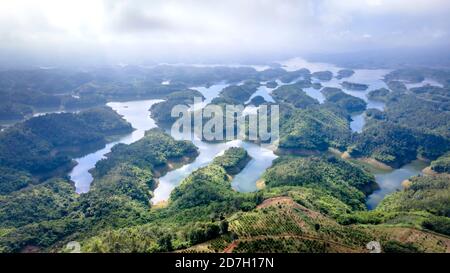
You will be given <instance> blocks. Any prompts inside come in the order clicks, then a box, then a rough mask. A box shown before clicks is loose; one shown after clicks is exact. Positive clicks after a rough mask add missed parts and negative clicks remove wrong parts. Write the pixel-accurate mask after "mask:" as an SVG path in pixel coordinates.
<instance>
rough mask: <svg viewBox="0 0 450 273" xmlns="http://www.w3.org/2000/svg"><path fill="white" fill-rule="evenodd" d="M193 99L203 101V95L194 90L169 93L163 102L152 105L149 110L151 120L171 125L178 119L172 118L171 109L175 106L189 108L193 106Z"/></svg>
mask: <svg viewBox="0 0 450 273" xmlns="http://www.w3.org/2000/svg"><path fill="white" fill-rule="evenodd" d="M195 98H201V99H202V100H203V99H204V97H203V95H202V94H201V93H200V92H198V91H196V90H190V89H189V90H183V91H178V92H174V93H171V94H170V95H168V96H167V97H166V100H165V101H162V102H159V103H156V104H153V105H152V107H151V108H150V112H151V116H152V118H153V119H154V120H155V121H156V122H157V123H158V124H161V125H168V124H170V125H172V123H173V122H175V120H177V118H178V117H172V115H171V112H172V109H173V108H174V107H175V106H177V105H184V106H186V107H189V106H191V105H193V104H194V99H195Z"/></svg>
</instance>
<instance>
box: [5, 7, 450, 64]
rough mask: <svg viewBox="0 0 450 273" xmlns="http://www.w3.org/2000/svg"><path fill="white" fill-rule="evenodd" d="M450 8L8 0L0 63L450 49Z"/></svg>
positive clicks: (211, 59) (179, 59) (193, 59)
mask: <svg viewBox="0 0 450 273" xmlns="http://www.w3.org/2000/svg"><path fill="white" fill-rule="evenodd" d="M449 18H450V1H448V0H226V1H224V0H151V1H149V0H128V1H121V0H76V1H75V0H39V1H37V0H0V60H1V61H3V62H10V63H14V62H17V63H20V62H25V63H26V62H30V63H40V64H42V65H45V64H48V65H50V64H54V63H58V62H71V61H77V60H78V61H80V60H85V61H87V60H89V61H92V62H111V63H118V62H123V63H139V62H202V61H203V62H208V61H209V62H214V61H221V60H227V59H228V60H239V59H240V58H242V59H245V58H258V57H262V56H270V57H271V58H274V59H277V58H282V57H286V56H301V55H302V54H308V53H339V52H349V51H361V50H377V49H386V48H406V47H415V48H421V47H423V48H429V47H433V46H440V47H446V46H448V47H449V48H450V33H449V31H450V19H449Z"/></svg>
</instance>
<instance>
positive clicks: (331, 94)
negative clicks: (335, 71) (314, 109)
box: [321, 87, 367, 113]
mask: <svg viewBox="0 0 450 273" xmlns="http://www.w3.org/2000/svg"><path fill="white" fill-rule="evenodd" d="M321 92H322V94H324V96H325V98H326V102H328V103H334V104H336V106H337V107H339V108H340V109H344V110H346V111H348V112H349V113H354V112H361V111H364V110H365V109H366V106H367V103H366V102H365V101H364V100H363V99H360V98H357V97H354V96H351V95H348V94H346V93H345V92H343V91H342V90H341V89H339V88H333V87H325V88H323V89H322V90H321Z"/></svg>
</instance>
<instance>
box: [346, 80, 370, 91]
mask: <svg viewBox="0 0 450 273" xmlns="http://www.w3.org/2000/svg"><path fill="white" fill-rule="evenodd" d="M341 85H342V88H344V89H347V90H356V91H365V90H367V88H369V86H368V85H367V84H362V83H354V82H348V81H344V82H343V83H342V84H341Z"/></svg>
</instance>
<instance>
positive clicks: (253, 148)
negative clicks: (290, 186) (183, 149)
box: [69, 60, 425, 208]
mask: <svg viewBox="0 0 450 273" xmlns="http://www.w3.org/2000/svg"><path fill="white" fill-rule="evenodd" d="M300 63H301V65H299V64H298V63H297V62H296V61H295V60H293V61H290V62H287V63H285V65H288V66H286V67H285V68H286V69H287V70H295V69H300V68H303V67H306V68H308V69H310V70H311V71H312V72H315V71H320V70H330V71H332V72H334V73H336V72H337V71H338V70H339V69H340V68H338V67H336V66H333V65H329V64H324V63H319V64H317V63H315V64H311V63H308V62H306V61H303V60H302V61H300ZM388 72H389V71H388V70H355V74H354V75H353V76H352V77H350V78H347V79H343V80H337V79H335V78H334V79H332V80H331V81H329V82H321V84H322V85H323V86H324V87H325V86H329V87H339V88H341V86H340V83H341V82H342V81H344V80H348V81H351V82H356V83H365V84H368V85H369V86H370V87H369V89H368V90H367V91H351V90H345V89H343V90H344V92H347V93H348V94H351V95H354V96H357V97H360V98H362V99H364V100H366V101H367V102H368V108H377V109H380V110H383V109H384V103H382V102H376V101H370V100H368V99H367V93H368V92H369V90H373V89H377V88H381V87H385V84H384V82H383V81H382V80H381V79H382V78H383V76H384V74H386V73H388ZM278 83H279V84H280V85H282V83H281V82H279V81H278ZM227 86H228V85H227V84H223V83H222V84H216V85H212V86H210V87H194V88H192V89H195V90H198V91H199V92H201V93H202V94H203V96H204V97H205V98H206V99H205V101H203V102H202V103H201V104H200V105H198V106H199V107H204V106H206V105H207V104H208V103H210V102H211V101H212V100H213V99H214V98H215V97H217V96H218V95H219V93H220V92H221V91H222V89H223V88H225V87H227ZM272 91H273V89H272V88H267V87H266V86H264V85H262V86H260V87H259V88H258V90H257V91H256V92H255V94H253V95H252V97H251V98H253V97H255V96H257V95H260V96H262V97H264V98H265V99H266V101H273V98H272V97H271V95H270V94H271V92H272ZM305 92H306V93H307V94H308V95H310V96H311V97H313V98H316V99H317V100H318V101H319V102H321V103H323V101H324V97H323V94H322V93H321V92H320V91H319V90H314V89H312V88H306V89H305ZM251 98H250V99H251ZM159 101H161V100H143V101H130V102H113V103H108V106H110V107H111V108H112V109H114V110H115V111H116V112H118V113H119V114H120V115H122V116H123V117H124V119H125V120H127V121H128V122H130V123H131V124H132V126H133V128H135V129H136V130H135V131H133V132H132V133H131V134H128V135H126V136H124V137H122V138H120V139H119V140H118V141H114V142H112V143H109V144H107V145H106V146H105V147H104V148H103V149H101V150H98V151H96V152H94V153H91V154H88V155H86V156H84V157H81V158H77V159H75V160H76V161H77V163H78V164H77V166H75V167H74V169H73V170H72V171H71V173H70V174H69V175H70V178H71V180H72V181H74V182H75V187H76V191H77V192H78V193H84V192H87V191H89V188H90V184H91V182H92V176H91V174H90V173H89V170H90V169H92V168H94V167H95V164H96V162H97V161H99V160H101V159H103V158H105V155H106V154H107V153H109V152H110V151H111V148H112V147H113V146H114V145H116V144H118V143H125V144H130V143H133V142H135V141H137V140H139V139H141V138H142V137H143V136H144V133H145V131H147V130H149V129H151V128H154V127H156V124H155V122H154V121H153V120H152V119H151V118H150V112H149V109H150V107H151V106H152V105H153V104H155V103H157V102H159ZM256 109H257V108H256V107H253V106H247V108H246V111H247V113H254V112H255V111H256ZM352 119H353V121H352V122H351V124H350V127H351V129H352V130H353V131H355V132H361V130H362V129H363V127H364V113H362V114H358V115H355V116H353V117H352ZM192 141H193V143H194V145H196V146H197V147H198V149H199V156H198V157H197V158H196V159H195V160H194V161H193V162H192V163H189V164H186V165H184V166H182V167H181V168H179V169H175V170H173V171H170V172H168V173H167V174H166V175H164V176H163V177H161V178H160V179H159V185H158V187H157V188H156V190H155V191H154V198H153V199H152V202H153V203H158V202H160V201H163V200H167V199H168V198H169V196H170V193H171V192H172V190H173V189H174V188H175V187H176V186H177V185H179V184H180V183H181V181H182V180H183V179H184V178H186V177H187V176H188V175H189V174H190V173H192V172H193V171H195V170H197V169H198V168H201V167H203V166H206V165H208V164H209V163H210V162H211V161H212V160H213V159H214V158H215V157H216V156H218V155H221V154H222V153H223V152H224V151H225V150H226V149H228V148H230V147H243V148H245V149H246V150H247V151H248V153H249V154H250V156H251V157H252V160H251V161H250V162H249V163H248V165H247V166H246V167H245V168H244V169H243V170H242V172H241V173H239V174H237V175H236V176H235V177H234V178H233V181H232V187H233V188H234V189H235V190H237V191H240V192H252V191H256V190H257V188H256V181H257V180H258V179H259V178H260V177H261V175H262V174H263V172H264V171H265V170H266V169H267V168H268V167H270V166H271V164H272V161H273V160H274V159H275V158H276V157H277V156H276V155H275V154H274V153H273V151H272V150H270V149H268V148H264V147H261V146H259V145H256V144H252V143H248V142H242V141H239V140H235V141H230V142H226V143H206V142H203V141H201V140H199V139H193V140H192ZM424 167H425V165H424V163H421V162H413V163H411V164H408V165H406V166H404V167H403V168H400V169H396V170H393V171H390V172H376V173H375V178H376V181H377V183H378V184H379V185H380V190H378V191H376V192H374V193H373V194H372V195H370V196H369V197H368V200H367V205H368V206H369V208H374V207H375V206H376V205H377V204H378V202H379V201H380V200H381V199H382V198H383V197H384V196H385V195H386V194H388V193H390V192H392V191H395V190H397V189H399V188H401V182H402V181H403V180H405V179H408V178H409V177H411V176H415V175H417V174H419V173H420V172H421V170H422V169H423V168H424Z"/></svg>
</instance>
